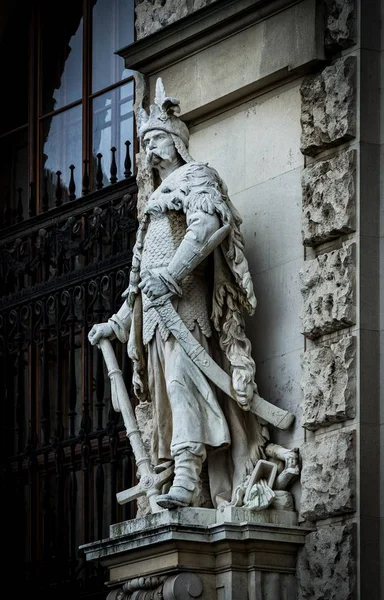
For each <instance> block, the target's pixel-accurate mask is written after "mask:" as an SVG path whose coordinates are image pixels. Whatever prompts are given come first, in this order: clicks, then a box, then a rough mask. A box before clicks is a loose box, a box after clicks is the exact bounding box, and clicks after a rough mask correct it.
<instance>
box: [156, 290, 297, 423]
mask: <svg viewBox="0 0 384 600" xmlns="http://www.w3.org/2000/svg"><path fill="white" fill-rule="evenodd" d="M173 295H174V294H173V293H171V292H170V293H169V294H165V295H164V296H162V297H161V298H158V299H157V300H155V301H153V302H151V304H150V305H148V308H151V307H153V308H155V309H156V311H157V312H158V314H159V316H160V318H161V320H162V321H163V323H164V325H165V326H166V327H167V328H168V329H169V331H170V332H171V333H172V334H173V335H174V336H175V338H176V339H177V340H178V342H179V343H180V345H181V346H182V348H183V349H184V350H185V352H186V353H187V354H188V356H189V357H190V359H191V360H192V361H193V362H194V363H195V365H197V366H198V367H199V369H200V370H201V371H202V372H203V373H204V374H205V375H206V376H207V377H208V378H209V379H210V380H211V381H212V382H213V383H214V384H215V385H216V386H217V387H218V388H220V389H221V390H223V392H225V393H226V394H227V395H228V396H229V397H230V398H232V400H235V401H237V400H236V392H235V390H234V389H233V385H232V379H231V377H230V375H228V373H227V372H226V371H224V369H222V368H221V367H220V366H219V365H218V364H217V362H215V361H214V360H213V359H212V357H211V356H210V355H209V354H208V352H207V351H206V350H205V349H204V348H203V347H202V345H201V344H200V343H199V342H198V341H197V340H196V338H195V337H194V336H193V334H192V333H191V331H189V329H188V327H187V326H186V325H185V323H184V321H183V320H182V318H181V317H180V315H179V314H178V313H177V311H176V309H175V308H174V306H173V304H172V302H171V300H170V298H171V297H172V296H173ZM249 410H250V411H251V412H252V413H254V414H255V415H257V416H258V417H260V418H261V419H263V420H264V421H267V423H270V424H271V425H274V426H275V427H278V428H279V429H288V427H290V425H291V424H292V422H293V420H294V418H295V415H293V414H292V413H290V412H288V411H287V410H284V409H282V408H279V407H278V406H275V405H274V404H271V403H270V402H268V401H267V400H264V398H262V397H261V396H259V395H258V394H254V395H253V398H252V400H251V402H250V405H249Z"/></svg>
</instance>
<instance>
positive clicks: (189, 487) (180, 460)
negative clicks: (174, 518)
mask: <svg viewBox="0 0 384 600" xmlns="http://www.w3.org/2000/svg"><path fill="white" fill-rule="evenodd" d="M174 460H175V477H174V479H173V483H172V485H171V487H170V489H169V492H168V493H167V494H161V495H160V496H157V498H156V502H157V504H158V505H159V506H161V507H162V508H176V507H178V506H179V507H180V506H198V504H199V500H200V492H201V482H200V473H201V468H202V465H203V460H204V457H203V456H198V455H196V454H192V452H190V451H189V450H182V451H181V452H180V453H178V454H176V455H175V457H174Z"/></svg>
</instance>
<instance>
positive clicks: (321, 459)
mask: <svg viewBox="0 0 384 600" xmlns="http://www.w3.org/2000/svg"><path fill="white" fill-rule="evenodd" d="M302 460H303V464H302V474H301V484H302V496H301V515H302V516H303V517H304V519H308V520H309V521H318V520H321V519H327V518H329V517H335V516H337V515H341V514H345V513H350V512H353V511H354V510H355V487H356V484H355V461H356V456H355V435H354V431H345V430H338V431H334V432H332V433H327V434H324V435H322V436H321V437H319V438H318V439H317V440H315V441H310V442H306V443H305V444H304V445H303V448H302Z"/></svg>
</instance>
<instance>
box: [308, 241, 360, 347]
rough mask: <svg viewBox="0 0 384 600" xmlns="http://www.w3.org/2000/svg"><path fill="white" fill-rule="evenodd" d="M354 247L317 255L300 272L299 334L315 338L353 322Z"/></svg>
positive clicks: (344, 247)
mask: <svg viewBox="0 0 384 600" xmlns="http://www.w3.org/2000/svg"><path fill="white" fill-rule="evenodd" d="M355 271H356V269H355V244H354V243H347V244H344V245H343V246H342V248H340V249H339V250H333V251H332V252H327V253H325V254H321V255H320V256H318V257H317V258H315V259H313V260H308V261H306V262H305V263H304V266H303V268H302V269H301V271H300V280H301V294H302V297H303V309H302V314H301V320H302V324H303V333H304V335H306V336H307V337H308V338H310V339H315V338H317V337H319V336H321V335H324V334H326V333H331V332H333V331H337V330H339V329H343V328H344V327H349V326H350V325H352V324H353V323H354V322H355V312H356V307H355Z"/></svg>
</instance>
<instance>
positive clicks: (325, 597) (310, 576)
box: [297, 524, 356, 600]
mask: <svg viewBox="0 0 384 600" xmlns="http://www.w3.org/2000/svg"><path fill="white" fill-rule="evenodd" d="M297 578H298V588H299V595H298V598H299V600H352V598H355V594H356V557H355V535H354V525H353V524H348V525H331V526H328V527H322V528H321V529H319V530H318V531H315V532H313V533H309V534H308V535H307V537H306V540H305V546H304V548H303V549H302V550H300V552H299V557H298V562H297Z"/></svg>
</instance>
